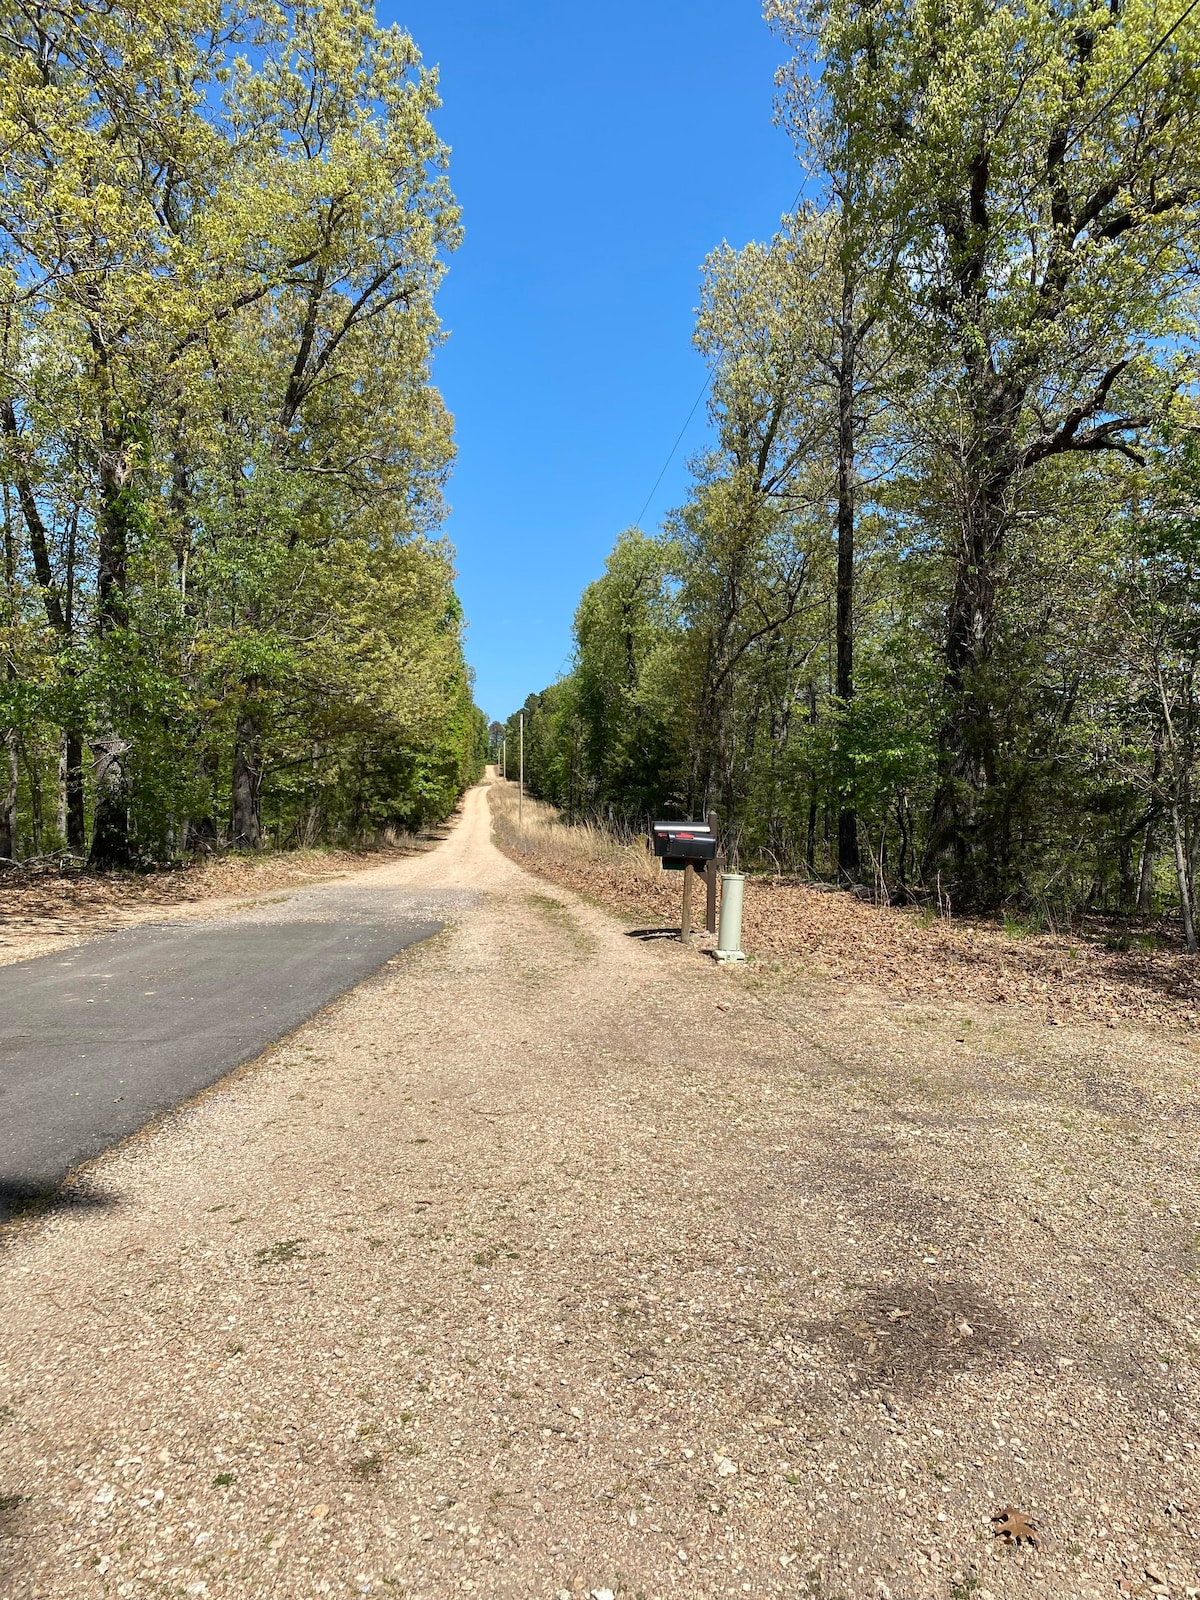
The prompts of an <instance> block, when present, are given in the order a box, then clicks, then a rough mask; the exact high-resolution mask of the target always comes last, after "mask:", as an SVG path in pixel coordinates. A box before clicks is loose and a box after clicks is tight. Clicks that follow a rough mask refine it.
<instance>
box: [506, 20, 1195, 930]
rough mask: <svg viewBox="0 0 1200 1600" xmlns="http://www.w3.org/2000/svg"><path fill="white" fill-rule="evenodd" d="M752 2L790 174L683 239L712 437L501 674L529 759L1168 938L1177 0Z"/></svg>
mask: <svg viewBox="0 0 1200 1600" xmlns="http://www.w3.org/2000/svg"><path fill="white" fill-rule="evenodd" d="M767 11H768V16H769V18H770V20H771V22H772V23H773V25H774V26H775V28H776V29H777V30H778V31H779V34H780V35H781V37H782V38H783V39H785V40H786V41H787V42H788V48H789V50H790V51H791V52H792V57H791V60H790V62H789V64H788V65H787V66H786V67H785V69H784V70H783V71H782V72H781V74H780V77H779V96H778V107H779V115H780V119H781V121H783V122H784V123H785V124H786V125H787V127H788V129H789V130H790V132H791V135H792V137H793V138H794V140H795V142H796V146H797V149H798V153H799V156H800V158H801V160H802V162H803V163H804V165H805V168H806V172H807V177H806V182H807V191H806V192H807V194H808V195H809V196H810V197H811V199H810V201H809V203H807V204H805V205H804V206H803V207H802V208H801V209H800V210H798V211H797V212H796V214H794V215H789V216H787V217H785V218H784V220H783V222H782V224H781V226H780V229H779V231H778V233H777V234H776V235H775V236H774V237H773V238H772V239H771V240H770V241H769V242H766V243H761V244H760V243H756V244H751V245H749V246H748V247H747V248H745V249H741V250H737V249H732V248H730V247H728V246H722V247H721V248H719V249H717V250H715V251H714V252H713V254H712V255H711V256H710V257H709V259H708V261H707V263H706V265H705V270H704V278H703V286H702V294H701V304H700V308H699V312H698V319H697V323H696V333H695V339H696V343H697V345H698V347H699V349H700V350H701V351H702V353H703V355H704V357H705V358H706V360H707V362H708V364H709V368H710V373H711V388H710V391H709V410H710V430H709V439H708V443H707V445H706V447H705V448H704V449H703V450H702V452H701V453H700V454H699V455H698V456H697V457H696V458H695V460H694V461H693V463H692V468H693V476H692V484H691V489H690V492H689V494H688V498H687V500H686V502H685V503H684V504H683V505H682V506H680V507H679V508H678V509H677V510H676V511H674V512H673V513H672V514H671V515H670V516H669V517H668V518H667V519H666V520H665V522H664V523H663V525H662V526H661V528H659V529H658V530H657V531H655V532H653V533H646V532H643V531H641V530H639V529H637V528H632V529H630V530H628V531H626V532H625V533H623V534H622V535H621V536H620V538H619V539H618V540H617V543H616V546H615V548H614V550H613V552H612V555H611V557H610V558H609V560H608V563H607V566H606V569H605V572H604V575H603V577H601V578H599V579H598V580H597V581H596V582H595V583H593V584H592V585H591V586H590V587H589V588H588V589H587V591H586V592H585V593H584V595H583V598H582V601H581V602H580V605H579V609H578V612H577V614H576V618H575V641H576V653H575V659H574V664H573V668H572V670H571V671H570V672H569V674H568V675H567V676H565V677H564V678H563V679H562V680H561V681H559V682H557V683H555V684H553V685H552V686H550V687H549V688H547V689H546V690H545V691H543V692H542V693H541V694H537V695H533V696H531V697H530V699H529V700H528V701H527V702H526V706H525V714H526V770H527V773H528V775H529V778H530V782H531V784H532V786H533V787H534V789H535V792H537V793H539V794H541V795H543V796H545V797H546V798H548V799H551V800H553V801H554V802H556V803H557V804H559V805H561V806H563V807H565V808H566V809H567V810H568V811H570V812H571V813H573V814H580V813H586V814H589V815H592V816H598V817H601V818H606V819H614V820H618V821H623V822H625V823H626V824H629V825H632V826H635V827H638V828H644V825H645V820H646V818H647V817H648V815H649V814H650V813H651V812H661V813H664V814H666V815H672V814H674V815H679V814H683V815H688V816H698V815H701V814H703V813H704V812H706V811H707V810H708V808H709V807H710V806H711V807H715V808H716V809H717V810H718V812H719V814H720V816H721V819H722V826H723V828H724V830H725V832H726V836H727V840H728V843H729V846H730V848H731V850H732V851H733V853H734V855H735V857H736V858H739V859H740V860H741V862H742V863H743V864H746V865H753V864H758V865H763V866H767V867H775V868H777V869H782V870H807V871H809V872H811V873H816V874H819V875H824V876H827V877H829V878H839V879H841V880H842V881H847V880H851V881H865V882H866V883H871V882H874V883H875V884H876V885H878V886H880V887H884V886H886V888H887V890H888V892H889V893H891V894H893V895H899V896H901V897H903V896H905V895H913V894H928V895H929V896H930V897H931V898H932V897H933V896H934V895H935V894H939V895H941V896H942V897H943V898H944V897H946V896H949V897H951V899H952V903H954V904H956V905H965V904H976V905H987V904H991V905H995V904H999V903H1024V904H1027V905H1033V906H1035V907H1036V906H1040V907H1043V908H1054V909H1055V910H1061V909H1062V908H1064V907H1065V908H1068V909H1079V908H1084V907H1090V908H1093V909H1096V910H1104V911H1109V912H1117V911H1132V910H1133V909H1134V908H1140V909H1142V910H1148V909H1150V908H1151V907H1152V906H1153V905H1155V904H1156V903H1163V904H1165V903H1166V899H1167V898H1169V899H1171V900H1173V901H1174V902H1175V903H1176V905H1178V906H1181V907H1182V912H1183V920H1184V931H1185V934H1186V937H1187V941H1188V944H1189V946H1194V943H1195V937H1194V932H1193V919H1192V903H1193V896H1194V879H1195V871H1196V857H1197V852H1198V850H1200V811H1198V807H1197V796H1196V759H1197V736H1198V733H1200V702H1198V696H1197V668H1198V664H1200V434H1198V431H1197V430H1198V425H1200V409H1198V407H1197V388H1196V379H1197V348H1198V347H1197V324H1196V317H1195V313H1196V301H1195V294H1196V287H1197V266H1198V248H1200V228H1198V223H1200V10H1196V9H1193V8H1189V7H1187V5H1186V0H1166V3H1157V4H1144V3H1139V0H1104V3H1103V4H1100V3H1094V0H1067V3H1065V4H1062V3H1056V4H1054V5H1043V4H1039V3H1036V0H1034V3H1028V0H1025V3H1021V4H1017V5H1013V4H999V3H997V0H878V3H872V4H870V5H863V4H862V3H861V0H814V3H813V4H811V5H806V4H803V3H802V0H769V3H768V6H767ZM507 733H508V752H509V769H510V773H511V772H513V771H514V770H515V769H514V768H513V766H512V754H513V751H514V750H515V748H516V744H515V740H516V735H517V724H516V719H515V718H514V719H513V720H512V721H510V723H509V724H508V729H507Z"/></svg>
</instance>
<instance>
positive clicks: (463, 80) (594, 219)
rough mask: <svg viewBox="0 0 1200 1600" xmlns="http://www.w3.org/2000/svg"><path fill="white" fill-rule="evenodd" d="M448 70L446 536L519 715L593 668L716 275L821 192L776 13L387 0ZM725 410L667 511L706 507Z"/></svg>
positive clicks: (752, 0) (711, 2)
mask: <svg viewBox="0 0 1200 1600" xmlns="http://www.w3.org/2000/svg"><path fill="white" fill-rule="evenodd" d="M378 4H379V15H380V17H381V19H382V20H384V21H398V22H400V23H401V24H402V25H403V26H404V27H406V28H407V29H408V30H409V32H410V33H412V35H413V37H414V38H415V40H416V42H417V44H418V46H419V47H420V49H421V51H422V54H423V55H424V57H425V60H426V61H427V62H429V63H436V64H437V65H438V66H439V67H440V69H441V93H442V98H443V101H444V105H443V109H442V111H441V112H440V113H439V116H438V119H437V120H438V129H439V132H440V133H441V135H442V137H443V138H444V139H445V140H446V141H447V143H449V144H450V145H451V146H452V155H451V164H450V172H451V181H452V183H453V186H454V189H455V192H456V194H457V195H458V198H459V201H460V203H461V205H462V207H463V222H464V227H465V230H466V240H465V243H464V244H463V247H462V249H461V250H460V251H459V252H458V254H457V255H456V256H455V258H454V260H453V263H452V266H451V271H450V275H449V277H448V279H447V280H446V283H445V286H444V288H443V290H442V294H441V297H440V311H441V315H442V319H443V321H444V323H445V325H446V327H447V329H448V331H449V333H450V340H449V343H448V344H447V345H446V347H445V348H444V349H443V350H442V351H441V352H440V353H439V356H438V359H437V367H436V377H437V382H438V384H439V386H440V387H441V389H442V392H443V393H444V395H445V397H446V401H447V403H448V405H449V406H450V409H451V410H452V411H453V412H454V415H455V422H456V433H457V442H458V461H457V465H456V467H455V470H454V477H453V479H452V481H451V484H450V491H449V499H450V503H451V506H452V508H453V510H452V513H451V516H450V519H449V522H448V524H447V528H446V531H447V533H448V535H449V537H450V538H451V539H452V540H453V542H454V544H455V547H456V549H457V552H458V572H459V582H458V588H459V594H460V595H461V597H462V601H463V605H464V608H465V610H466V614H467V619H468V634H467V654H468V658H469V660H470V662H471V664H472V666H473V667H474V668H475V671H476V674H477V682H476V699H477V700H478V702H479V704H480V705H481V706H482V707H483V708H484V710H485V711H486V712H487V713H488V715H489V717H503V716H506V715H507V714H508V713H509V712H510V711H512V710H514V709H515V708H516V707H517V706H518V705H519V704H520V703H521V702H522V701H523V700H524V698H525V696H526V695H527V694H528V693H530V691H532V690H535V689H541V688H543V687H544V686H545V685H546V684H547V683H551V682H553V680H554V679H555V678H556V677H557V676H558V674H559V673H560V672H562V671H564V670H565V669H566V668H567V666H568V665H569V662H570V652H571V618H572V615H573V613H574V610H575V606H576V603H577V602H578V599H579V595H580V592H581V591H582V589H583V587H584V586H585V585H586V584H587V583H589V582H591V580H592V579H593V578H595V577H597V576H598V575H599V573H600V572H601V570H602V569H603V565H604V558H605V556H606V555H607V554H608V551H609V549H610V548H611V546H612V544H613V541H614V539H615V538H616V535H617V534H618V533H619V532H620V530H621V529H622V528H624V527H627V526H628V525H629V524H630V523H632V522H633V521H634V519H635V518H636V517H637V514H638V512H639V510H640V509H641V506H642V503H643V501H644V500H645V499H646V496H647V495H648V494H649V492H650V488H651V485H652V484H653V483H654V480H655V478H656V477H657V476H658V473H659V470H660V468H661V467H662V465H663V462H664V460H665V459H666V456H667V453H668V451H669V450H670V448H671V445H672V443H673V442H674V440H675V437H676V435H677V434H678V432H679V429H680V427H681V426H682V425H683V421H684V418H685V417H686V416H687V413H688V410H689V408H690V407H691V405H692V402H693V401H694V400H695V398H696V394H697V391H698V390H699V388H700V386H701V384H702V383H703V381H704V367H703V364H702V363H701V361H700V358H699V356H698V355H697V354H696V353H695V351H694V350H693V349H692V347H691V343H690V340H691V326H692V312H693V308H694V307H695V305H696V300H697V292H698V283H699V268H700V264H701V262H702V261H703V259H704V257H705V255H706V254H707V253H708V251H709V250H711V249H712V248H713V247H714V246H715V245H717V244H719V243H720V242H721V240H722V239H728V240H729V241H730V242H731V243H733V244H739V245H740V244H744V243H745V242H746V241H747V240H749V239H752V238H765V237H768V236H769V235H770V233H771V232H772V231H773V229H774V228H775V226H776V225H777V223H778V220H779V217H780V215H781V214H782V213H783V212H784V211H785V210H786V209H787V207H788V206H789V205H790V204H791V202H792V200H793V198H794V196H795V193H796V190H797V188H798V186H799V182H800V174H799V169H798V166H797V164H796V161H795V158H794V156H793V153H792V150H791V146H790V144H789V141H788V138H787V136H786V134H784V133H783V132H781V131H780V130H779V129H777V128H775V127H774V126H773V124H772V120H771V117H772V94H773V88H772V77H773V73H774V70H775V67H776V65H777V64H778V62H779V61H780V60H781V59H782V47H781V45H780V43H779V41H778V40H777V39H775V38H774V37H773V36H772V35H771V34H770V33H769V32H768V30H767V28H766V26H765V24H764V23H763V21H762V18H761V14H760V11H759V6H758V4H757V0H642V3H641V4H632V3H627V0H609V3H608V4H607V5H604V6H577V5H572V4H570V3H568V0H553V3H552V0H522V3H520V4H517V5H512V6H501V5H498V4H494V3H493V4H488V3H486V0H378ZM704 427H705V418H704V407H703V406H701V407H700V408H699V409H698V410H697V413H696V415H695V417H694V419H693V422H692V425H691V427H690V429H689V430H688V434H687V436H686V437H685V439H684V442H683V445H682V446H681V448H680V450H679V452H678V454H677V456H676V459H675V461H674V462H673V463H672V466H671V468H670V469H669V470H668V471H667V473H666V475H665V476H664V478H663V481H662V484H661V486H660V488H659V490H658V492H657V493H656V495H655V496H654V500H653V502H652V504H651V506H650V508H649V510H648V511H647V513H646V517H645V525H646V526H654V525H655V524H656V523H657V522H658V520H659V519H660V518H661V517H662V515H663V514H664V512H665V511H666V510H668V509H669V508H670V507H671V506H672V505H676V504H678V503H679V501H680V500H681V499H682V498H683V495H684V493H685V486H686V481H687V472H686V460H687V457H688V455H689V453H691V452H692V451H694V450H695V449H696V448H697V447H698V445H699V444H700V442H701V440H702V439H703V436H704Z"/></svg>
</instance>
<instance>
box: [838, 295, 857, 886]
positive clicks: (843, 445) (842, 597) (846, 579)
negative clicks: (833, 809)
mask: <svg viewBox="0 0 1200 1600" xmlns="http://www.w3.org/2000/svg"><path fill="white" fill-rule="evenodd" d="M854 310H855V306H854V279H853V276H852V275H851V273H850V271H848V270H846V269H843V277H842V313H841V322H840V327H839V339H840V343H841V352H840V359H839V362H838V407H837V414H838V423H837V431H838V440H837V442H838V488H837V495H838V504H837V618H836V623H835V638H836V657H837V697H838V699H839V700H840V701H841V705H842V711H843V713H845V712H846V711H848V710H849V708H850V702H851V701H852V700H853V699H854V511H855V504H854V487H855V486H854V469H855V448H856V439H855V423H854V356H855V328H854ZM860 864H861V863H860V858H859V851H858V815H857V812H856V811H855V808H854V805H853V803H851V804H849V805H843V806H842V809H841V811H840V812H839V813H838V873H839V875H840V876H842V877H845V878H855V877H857V876H858V872H859V867H860Z"/></svg>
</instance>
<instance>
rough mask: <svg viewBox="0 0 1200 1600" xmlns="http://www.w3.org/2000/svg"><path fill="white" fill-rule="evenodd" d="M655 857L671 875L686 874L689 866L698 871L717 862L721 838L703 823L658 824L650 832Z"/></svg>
mask: <svg viewBox="0 0 1200 1600" xmlns="http://www.w3.org/2000/svg"><path fill="white" fill-rule="evenodd" d="M650 836H651V838H652V839H653V840H654V854H655V855H656V856H658V857H659V858H660V859H661V861H662V864H663V867H664V868H665V869H666V870H667V871H668V872H672V871H674V872H682V871H683V870H684V869H685V868H686V867H688V866H694V867H695V868H696V870H697V871H699V870H700V869H701V867H702V866H703V864H704V862H706V861H715V860H716V857H717V837H716V834H714V833H713V831H712V829H711V828H710V827H709V826H708V825H707V824H706V823H703V822H655V823H654V824H653V825H652V826H651V829H650Z"/></svg>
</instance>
